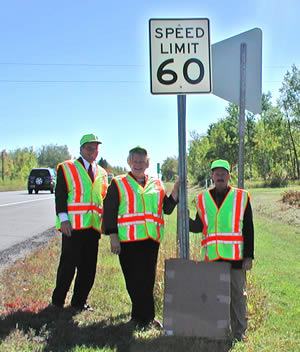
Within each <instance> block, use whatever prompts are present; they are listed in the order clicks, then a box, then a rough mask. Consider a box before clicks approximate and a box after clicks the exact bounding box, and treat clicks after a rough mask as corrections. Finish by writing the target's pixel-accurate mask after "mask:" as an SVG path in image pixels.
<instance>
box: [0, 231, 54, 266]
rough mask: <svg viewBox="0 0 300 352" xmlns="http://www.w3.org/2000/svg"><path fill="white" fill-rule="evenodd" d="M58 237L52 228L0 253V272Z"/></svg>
mask: <svg viewBox="0 0 300 352" xmlns="http://www.w3.org/2000/svg"><path fill="white" fill-rule="evenodd" d="M56 235H58V232H57V231H56V229H55V227H52V228H50V229H48V230H46V231H44V232H42V233H40V234H38V235H36V236H34V237H31V238H29V239H27V240H25V241H23V242H20V243H17V244H15V245H13V246H12V247H10V248H7V249H5V250H3V251H1V252H0V272H1V271H2V270H3V269H4V268H5V267H7V266H10V265H12V264H14V263H15V262H16V261H17V260H18V259H21V258H24V257H25V256H26V255H27V254H29V253H30V252H32V251H33V250H35V249H37V248H45V247H47V245H48V242H49V241H50V240H51V239H52V238H53V237H55V236H56Z"/></svg>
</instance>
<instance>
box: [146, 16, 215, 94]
mask: <svg viewBox="0 0 300 352" xmlns="http://www.w3.org/2000/svg"><path fill="white" fill-rule="evenodd" d="M149 35H150V69H151V93H152V94H188V93H210V92H211V65H210V35H209V20H208V19H207V18H198V19H151V20H149Z"/></svg>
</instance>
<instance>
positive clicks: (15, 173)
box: [5, 147, 38, 180]
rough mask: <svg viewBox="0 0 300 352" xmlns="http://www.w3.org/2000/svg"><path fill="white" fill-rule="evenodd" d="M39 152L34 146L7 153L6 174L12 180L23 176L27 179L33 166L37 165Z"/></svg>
mask: <svg viewBox="0 0 300 352" xmlns="http://www.w3.org/2000/svg"><path fill="white" fill-rule="evenodd" d="M37 164H38V162H37V154H36V153H35V152H34V151H33V147H30V148H23V149H21V148H19V149H16V150H14V151H9V152H8V153H7V163H6V169H5V175H6V176H8V177H9V178H10V179H11V180H14V179H17V178H22V179H23V180H25V179H26V178H27V177H28V175H29V172H30V170H31V169H32V168H34V167H37Z"/></svg>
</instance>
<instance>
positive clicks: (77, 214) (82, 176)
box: [56, 160, 108, 232]
mask: <svg viewBox="0 0 300 352" xmlns="http://www.w3.org/2000/svg"><path fill="white" fill-rule="evenodd" d="M59 166H61V167H62V169H63V172H64V175H65V180H66V184H67V188H68V198H67V203H68V218H69V221H70V222H71V225H72V228H73V230H81V229H86V228H90V227H92V228H94V229H95V230H97V231H98V232H101V222H102V214H103V199H104V198H105V195H106V192H107V187H108V182H107V173H106V171H105V170H104V169H103V168H102V167H100V166H99V165H97V172H96V175H95V178H94V182H92V180H91V178H90V177H89V175H88V173H87V171H86V169H85V167H84V166H83V165H82V164H81V163H80V162H79V161H78V160H67V161H64V162H63V163H61V164H59V165H58V167H59ZM56 228H57V230H60V219H59V217H58V216H57V217H56Z"/></svg>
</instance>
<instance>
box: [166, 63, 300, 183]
mask: <svg viewBox="0 0 300 352" xmlns="http://www.w3.org/2000/svg"><path fill="white" fill-rule="evenodd" d="M279 92H280V96H279V98H278V99H277V102H276V104H274V105H273V104H272V95H271V93H270V92H268V93H266V94H263V95H262V112H261V114H260V115H253V114H252V113H249V112H247V114H246V116H245V130H246V133H245V179H246V180H247V179H263V180H269V181H270V184H271V185H273V184H274V185H278V186H280V185H284V184H285V183H287V180H289V179H293V180H296V179H298V180H299V179H300V167H299V155H300V71H299V70H298V68H297V67H296V66H295V65H292V68H291V71H290V72H289V71H287V73H286V74H285V76H284V79H283V82H282V86H281V88H280V89H279ZM225 111H226V114H225V117H222V118H220V119H219V120H218V121H217V122H216V123H212V124H211V125H210V126H209V127H208V130H207V131H206V133H203V134H200V133H198V132H197V131H192V132H190V138H191V140H190V141H189V145H188V153H187V167H188V178H189V181H190V182H193V183H197V184H200V185H204V183H205V180H206V179H209V178H210V169H209V167H210V163H211V161H212V160H214V159H219V158H220V159H226V160H228V161H229V162H230V164H231V169H232V174H233V176H234V177H236V176H237V166H238V145H239V140H238V127H239V107H238V106H237V105H234V104H228V106H227V107H226V109H225ZM177 169H178V160H177V157H168V158H167V159H166V160H165V161H164V163H163V165H162V167H161V170H162V176H163V179H164V180H165V181H171V180H174V178H175V177H176V175H177V174H178V171H177Z"/></svg>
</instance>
